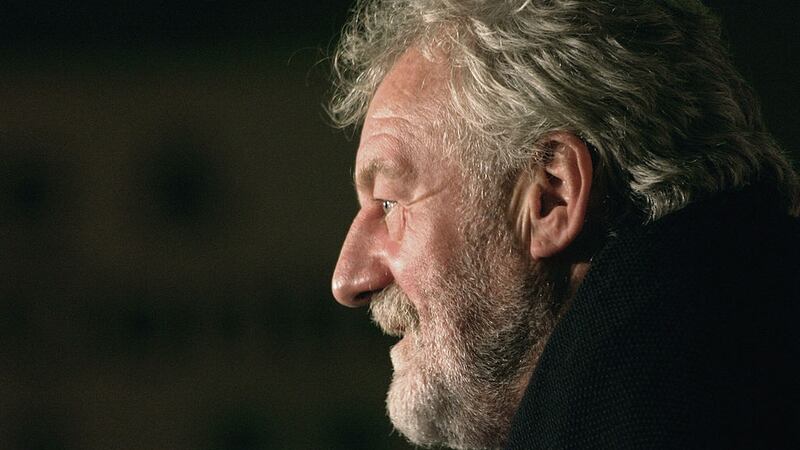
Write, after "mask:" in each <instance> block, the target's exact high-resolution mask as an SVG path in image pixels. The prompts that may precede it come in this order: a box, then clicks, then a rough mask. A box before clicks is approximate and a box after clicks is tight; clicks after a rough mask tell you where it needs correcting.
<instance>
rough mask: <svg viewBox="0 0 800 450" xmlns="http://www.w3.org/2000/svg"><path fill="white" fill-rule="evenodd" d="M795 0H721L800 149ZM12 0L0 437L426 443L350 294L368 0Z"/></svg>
mask: <svg viewBox="0 0 800 450" xmlns="http://www.w3.org/2000/svg"><path fill="white" fill-rule="evenodd" d="M785 3H786V5H787V6H786V7H785V8H784V9H783V10H775V9H769V8H767V7H765V6H764V5H765V4H764V3H761V2H736V3H735V4H733V3H732V2H724V1H714V2H711V5H712V7H714V9H715V10H716V11H717V12H718V13H720V15H721V16H722V18H723V23H724V25H725V29H726V35H727V36H728V38H729V41H730V42H731V50H732V53H733V55H734V57H735V59H736V61H737V63H738V65H739V67H740V69H741V70H742V72H743V73H744V74H745V76H746V77H747V78H748V79H749V80H750V81H751V82H752V83H753V84H754V85H755V87H756V89H757V91H758V92H759V93H760V95H761V97H762V101H763V104H764V113H765V116H766V119H767V122H768V124H769V126H770V128H771V129H772V130H773V131H774V133H775V134H776V136H777V137H778V139H779V140H780V141H781V142H782V143H783V145H784V146H785V147H787V148H789V149H791V150H793V151H794V150H795V148H796V145H795V143H796V142H797V140H798V137H800V136H799V133H798V125H800V123H799V121H798V112H800V111H798V108H799V107H798V105H800V101H799V100H800V99H798V88H797V82H796V79H797V77H796V74H795V68H796V66H797V62H798V57H797V51H796V49H797V46H798V36H797V31H796V30H797V28H796V26H795V23H794V22H795V20H796V18H797V17H798V14H797V13H798V10H797V8H798V7H797V6H794V3H795V2H785ZM0 5H1V6H0V281H1V282H0V448H3V449H20V450H23V449H25V450H28V449H31V450H32V449H41V450H44V449H98V450H99V449H109V448H114V449H224V450H246V449H247V450H249V449H273V448H275V449H277V448H289V449H307V448H308V449H359V448H363V449H400V448H406V445H405V444H404V443H403V441H402V439H401V438H400V437H398V436H397V435H396V434H395V433H392V431H391V426H390V425H389V422H388V419H387V418H386V417H385V416H384V405H383V401H384V395H385V390H386V387H387V385H388V382H389V378H390V373H391V369H390V364H389V358H388V346H389V345H390V344H391V342H392V340H391V339H388V338H385V337H382V336H381V335H380V333H379V331H378V330H377V329H374V328H373V327H372V326H371V325H370V324H369V320H368V318H367V315H366V313H365V311H362V310H348V309H345V308H343V307H340V306H338V305H337V304H336V303H335V302H334V301H333V299H332V297H331V295H330V293H329V285H330V282H329V279H330V274H331V272H332V268H333V265H334V264H335V261H336V256H337V254H338V246H339V245H340V243H341V241H342V239H343V237H344V235H345V233H346V230H347V226H348V224H349V221H350V219H351V217H352V215H353V214H354V212H355V210H356V203H355V198H354V195H353V194H352V193H351V190H352V187H351V182H350V174H351V172H350V170H351V169H350V168H351V165H352V162H351V161H352V159H353V155H354V149H355V146H356V142H355V140H354V139H353V138H352V133H345V132H341V131H335V130H332V129H331V128H330V127H329V126H328V123H327V119H326V118H325V115H324V112H323V108H322V105H323V104H324V102H325V92H326V91H327V89H328V67H329V65H328V62H327V61H326V59H325V57H326V55H327V54H328V53H329V49H330V48H332V46H333V43H334V42H335V39H336V34H337V31H338V30H339V28H340V27H341V24H342V22H343V21H344V19H345V17H346V16H347V10H348V8H349V7H350V5H351V2H349V1H326V2H322V1H311V0H302V1H291V2H286V3H280V4H279V3H274V2H251V3H243V4H235V5H234V4H229V3H226V2H212V1H204V2H195V3H188V4H187V3H184V4H182V5H185V6H178V5H171V4H167V3H166V2H155V1H139V2H129V3H128V4H127V5H126V6H120V5H116V4H115V5H114V6H109V5H108V4H105V3H99V2H71V3H70V4H66V3H65V4H62V5H58V4H55V5H54V4H51V3H48V4H45V3H43V2H31V1H15V2H0ZM788 5H793V6H788Z"/></svg>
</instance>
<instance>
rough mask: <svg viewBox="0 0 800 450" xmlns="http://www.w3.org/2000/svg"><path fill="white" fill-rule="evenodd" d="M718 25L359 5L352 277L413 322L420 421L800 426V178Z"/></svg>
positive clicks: (555, 431) (475, 434)
mask: <svg viewBox="0 0 800 450" xmlns="http://www.w3.org/2000/svg"><path fill="white" fill-rule="evenodd" d="M719 34H720V32H719V29H718V24H717V21H716V20H715V18H714V17H712V16H711V14H710V13H709V11H708V10H707V9H705V8H704V7H703V6H702V5H700V4H699V3H697V2H695V1H689V0H686V1H680V0H663V1H656V0H650V1H645V0H642V1H618V2H600V1H595V0H585V1H581V0H527V1H522V0H519V1H513V0H505V1H499V0H498V1H478V0H439V1H437V0H383V1H382V0H375V1H365V2H362V3H360V5H359V8H358V10H357V11H356V13H355V16H354V18H353V19H352V21H351V23H350V24H349V26H348V27H347V29H346V30H345V33H344V35H343V38H342V41H341V43H340V45H339V48H338V51H337V54H336V58H335V60H334V64H335V69H336V74H337V76H338V84H337V90H336V92H335V94H334V97H333V100H332V102H331V113H332V117H333V118H334V120H336V122H337V123H338V124H339V125H341V126H348V125H357V124H363V128H362V132H361V141H360V145H359V148H358V153H357V156H356V163H355V166H356V169H355V170H356V173H355V184H356V190H357V193H358V199H359V203H360V205H361V208H360V210H359V212H358V214H357V215H356V217H355V219H354V221H353V224H352V226H351V228H350V231H349V233H348V235H347V238H346V240H345V242H344V245H343V247H342V251H341V255H340V257H339V262H338V264H337V267H336V270H335V274H334V277H333V292H334V296H335V297H336V299H337V300H338V301H339V302H340V303H342V304H344V305H347V306H364V305H369V308H370V310H371V313H372V317H373V320H374V321H375V323H376V324H377V325H378V326H379V327H381V328H382V329H383V330H384V331H385V332H386V333H389V334H391V335H395V336H398V337H400V340H399V342H398V343H397V344H396V345H395V346H393V347H392V349H391V359H392V364H393V367H394V376H393V380H392V383H391V387H390V389H389V393H388V398H387V407H388V412H389V416H390V418H391V420H392V422H393V424H394V426H395V427H396V428H397V429H398V430H399V431H400V432H401V433H403V434H404V435H405V436H406V437H407V438H408V439H409V440H411V441H412V442H413V443H416V444H419V445H425V446H428V445H447V446H450V447H454V448H501V447H503V446H507V447H508V448H598V447H601V448H602V447H607V448H762V447H763V448H781V447H787V446H790V445H792V444H793V443H794V442H796V441H794V439H797V436H798V434H797V429H798V425H800V422H798V385H797V381H796V380H797V378H796V377H798V376H800V373H798V370H797V363H798V359H800V353H798V342H799V341H800V339H798V335H797V332H796V327H795V326H793V325H794V321H796V317H798V316H797V313H798V306H797V305H798V302H799V301H800V293H799V292H798V282H797V280H798V279H800V265H798V258H797V255H800V231H799V230H800V227H799V226H798V223H797V221H796V220H795V219H794V218H793V217H792V216H793V215H796V214H797V212H798V177H797V174H796V173H795V172H794V171H793V169H792V168H791V166H790V164H789V163H788V162H787V160H786V158H785V156H784V155H783V153H782V152H781V151H780V150H779V149H778V148H777V146H776V144H775V143H774V141H773V140H772V138H771V137H770V135H769V134H768V133H767V132H766V131H765V128H764V125H763V123H762V120H761V117H760V115H759V111H758V106H757V102H756V100H755V98H754V95H753V93H752V91H751V90H750V88H749V87H748V86H747V85H746V84H745V83H744V81H743V80H742V78H741V77H740V75H739V74H738V73H737V72H736V70H735V69H734V68H733V67H732V65H731V62H730V60H729V58H728V57H727V56H726V53H725V51H724V47H723V45H722V44H721V42H720V39H719Z"/></svg>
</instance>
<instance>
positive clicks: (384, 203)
mask: <svg viewBox="0 0 800 450" xmlns="http://www.w3.org/2000/svg"><path fill="white" fill-rule="evenodd" d="M378 202H379V203H380V205H381V210H383V214H384V215H386V214H389V213H390V212H391V211H392V209H393V208H394V207H395V206H396V205H397V202H396V201H394V200H378Z"/></svg>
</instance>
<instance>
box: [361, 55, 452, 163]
mask: <svg viewBox="0 0 800 450" xmlns="http://www.w3.org/2000/svg"><path fill="white" fill-rule="evenodd" d="M448 77H449V67H448V66H447V65H446V64H445V63H444V62H438V61H431V60H429V59H427V58H426V57H425V56H423V55H422V54H421V53H420V52H419V51H418V50H416V49H413V48H412V49H409V50H407V51H406V52H405V53H404V54H403V55H402V56H401V57H400V58H399V59H398V60H397V62H396V63H395V64H394V66H393V67H392V69H391V70H390V71H389V72H388V73H387V74H386V76H385V77H384V79H383V81H382V82H381V84H380V85H379V86H378V89H377V90H376V92H375V95H374V96H373V98H372V101H371V102H370V106H369V109H368V110H367V114H366V117H365V119H364V126H363V128H362V132H361V143H360V145H359V150H358V155H357V157H356V169H357V170H360V169H364V168H367V167H369V166H375V165H376V163H378V162H380V163H381V165H384V166H389V167H402V166H404V165H408V164H414V163H415V162H417V163H419V162H420V160H422V159H423V158H430V157H432V156H434V155H431V154H430V153H431V152H432V151H435V149H434V147H439V146H438V145H435V144H434V140H435V139H436V126H435V122H436V121H435V114H436V113H437V105H439V104H441V102H442V100H443V99H444V96H445V95H446V88H447V81H448ZM438 150H439V151H441V148H438Z"/></svg>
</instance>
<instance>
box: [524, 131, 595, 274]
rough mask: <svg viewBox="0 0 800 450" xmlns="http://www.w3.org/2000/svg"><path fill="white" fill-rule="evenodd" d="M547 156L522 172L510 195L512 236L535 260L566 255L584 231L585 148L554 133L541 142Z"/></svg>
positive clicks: (588, 180) (588, 164)
mask: <svg viewBox="0 0 800 450" xmlns="http://www.w3.org/2000/svg"><path fill="white" fill-rule="evenodd" d="M540 145H541V146H542V147H543V148H546V149H548V151H549V152H550V157H549V158H548V159H547V161H546V162H545V163H543V164H541V165H538V166H536V167H534V168H533V169H532V170H531V171H526V172H525V173H523V174H522V175H521V176H520V178H519V180H518V182H517V185H516V186H515V190H514V195H513V196H512V211H513V213H514V216H515V217H514V220H515V231H516V232H517V235H518V236H519V237H520V238H521V239H522V242H523V243H525V244H526V246H527V247H528V249H529V251H530V255H531V257H532V258H534V259H540V258H550V257H553V256H556V255H558V254H561V253H563V252H565V251H566V250H567V249H568V248H569V246H570V245H571V244H572V243H573V242H574V241H575V240H576V238H577V237H578V236H579V235H580V233H581V231H582V229H583V223H584V219H585V217H586V211H587V209H588V205H589V197H590V195H591V186H592V176H593V170H592V159H591V155H590V154H589V149H588V147H587V146H586V143H584V142H583V140H581V139H580V138H578V137H577V136H575V135H574V134H572V133H567V132H556V133H552V134H550V135H548V136H547V137H546V138H545V139H543V140H542V141H540Z"/></svg>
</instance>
